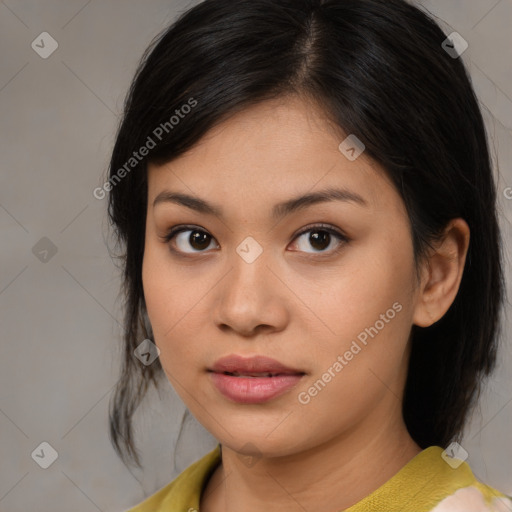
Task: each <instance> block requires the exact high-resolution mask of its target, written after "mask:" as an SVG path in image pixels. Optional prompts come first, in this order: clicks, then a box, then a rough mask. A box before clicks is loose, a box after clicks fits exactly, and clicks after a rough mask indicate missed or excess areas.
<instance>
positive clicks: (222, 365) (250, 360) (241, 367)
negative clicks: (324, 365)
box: [209, 354, 305, 375]
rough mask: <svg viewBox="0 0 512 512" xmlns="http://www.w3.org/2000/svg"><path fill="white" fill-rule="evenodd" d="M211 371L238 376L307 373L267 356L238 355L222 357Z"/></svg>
mask: <svg viewBox="0 0 512 512" xmlns="http://www.w3.org/2000/svg"><path fill="white" fill-rule="evenodd" d="M209 370H210V371H213V372H215V373H224V372H228V373H238V374H242V375H245V374H251V373H273V374H289V375H296V374H301V375H302V374H304V373H305V372H303V371H301V370H297V369H294V368H290V367H288V366H285V365H284V364H282V363H280V362H279V361H276V360H275V359H271V358H270V357H266V356H251V357H243V356H239V355H237V354H232V355H229V356H225V357H221V358H220V359H218V360H217V361H216V362H215V363H214V365H213V366H212V367H211V368H209Z"/></svg>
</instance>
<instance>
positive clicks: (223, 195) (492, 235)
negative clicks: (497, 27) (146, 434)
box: [106, 0, 512, 512]
mask: <svg viewBox="0 0 512 512" xmlns="http://www.w3.org/2000/svg"><path fill="white" fill-rule="evenodd" d="M460 41H461V39H460V37H459V38H458V39H456V38H452V39H450V38H447V36H446V35H445V34H444V33H443V32H442V31H441V29H440V28H439V27H438V26H437V24H436V23H435V22H434V21H432V20H431V19H430V18H429V17H427V16H426V15H425V14H424V13H422V12H421V11H420V10H418V9H417V8H415V7H413V6H411V5H409V4H408V3H406V2H404V1H402V0H391V1H389V0H386V1H383V0H327V1H323V0H206V1H205V2H202V3H200V4H199V5H197V6H196V7H194V8H192V9H190V10H189V11H188V12H186V13H185V14H183V15H182V16H181V17H180V18H179V19H178V20H177V21H176V22H175V23H174V24H173V25H172V26H171V27H170V28H169V29H168V30H166V31H165V33H163V34H162V35H161V36H160V37H159V38H158V39H157V40H156V41H155V42H154V44H152V45H151V46H150V48H148V50H147V51H146V53H145V55H144V57H143V60H142V62H141V65H140V67H139V70H138V72H137V74H136V77H135V79H134V81H133V84H132V86H131V89H130V92H129V95H128V97H127V100H126V105H125V114H124V117H123V120H122V123H121V125H120V128H119V131H118V134H117V140H116V143H115V147H114V150H113V155H112V160H111V165H110V178H109V181H108V183H107V185H108V186H107V187H106V188H108V190H109V191H110V204H109V213H110V218H111V221H112V223H113V225H114V227H115V229H116V232H117V235H118V237H119V240H120V242H121V243H122V244H123V247H124V248H125V251H126V252H125V261H124V265H125V267H124V269H125V272H124V277H125V283H126V333H125V357H124V362H123V369H122V374H121V378H120V381H119V384H118V387H117V390H116V395H115V399H114V401H113V403H112V409H111V436H112V440H113V442H114V446H115V447H116V449H117V450H118V453H119V454H120V455H121V456H122V457H123V458H125V460H128V459H130V458H131V459H132V460H133V461H135V462H136V463H138V462H139V459H138V455H137V452H136V450H135V446H134V441H133V436H132V429H131V418H132V415H133V412H134V411H135V409H136V407H137V405H138V404H139V403H140V401H141V400H142V398H143V396H144V394H145V392H146V389H147V386H148V384H149V383H150V382H153V383H154V384H155V385H158V383H159V382H161V377H162V376H166V377H167V379H168V380H169V381H170V382H171V384H172V385H173V387H174V388H175V390H176V391H177V392H178V394H179V395H180V396H181V398H182V399H183V401H184V402H185V404H186V405H187V407H188V409H189V410H190V411H191V413H192V414H193V415H194V416H195V417H196V418H197V419H198V420H199V421H200V422H201V423H202V424H203V425H204V426H205V428H206V429H207V430H209V431H210V432H211V433H212V434H213V436H215V438H216V439H218V441H219V445H218V446H217V448H216V449H215V450H213V451H212V452H210V453H209V454H207V455H205V456H204V457H203V458H202V459H201V460H200V461H198V462H196V463H195V464H193V465H192V466H191V467H189V468H188V469H187V470H185V471H184V472H183V473H182V474H181V475H180V476H179V477H178V478H177V479H176V480H175V481H173V482H171V483H170V484H169V485H167V486H166V487H164V488H163V489H161V490H160V491H159V492H157V493H156V494H154V495H153V496H151V497H149V498H148V499H147V500H145V501H144V502H143V503H141V504H139V505H138V506H136V507H135V508H133V509H132V511H133V512H149V511H150V510H151V511H164V510H165V511H167V510H169V511H171V510H172V511H178V510H180V511H181V510H182V511H187V510H188V511H193V510H199V509H200V510H201V511H202V512H217V511H220V510H222V511H231V510H237V511H238V510H243V511H244V512H245V511H260V510H264V511H266V512H272V511H274V510H280V511H282V510H287V511H288V510H290V511H292V510H311V511H331V510H332V511H334V510H336V511H339V510H348V511H350V512H362V511H369V510H371V511H386V512H389V511H391V510H392V511H395V510H403V511H405V510H414V511H436V512H440V511H443V510H450V511H451V510H459V509H460V510H464V511H465V512H468V511H471V510H475V511H476V510H478V511H480V510H486V511H487V510H508V509H512V503H511V501H510V500H509V499H507V498H506V497H505V496H504V495H503V494H501V493H500V492H499V491H497V490H495V489H493V488H491V487H489V486H486V485H485V484H483V483H481V482H479V481H478V480H477V478H476V477H475V476H474V475H473V473H472V472H471V469H470V468H469V466H468V464H467V463H466V462H464V460H465V458H467V453H466V452H465V450H464V448H463V447H461V446H460V444H459V443H457V442H456V440H460V437H461V433H462V429H463V427H464V425H465V422H466V419H467V417H468V414H469V412H470V411H471V407H472V405H473V404H474V402H475V399H476V397H477V396H478V391H479V389H480V383H481V381H482V379H483V378H484V377H485V376H486V375H488V374H489V373H490V371H491V370H492V368H493V365H494V361H495V359H496V350H497V336H498V325H499V313H500V307H501V304H502V298H503V297H502V296H503V277H502V264H501V246H500V235H499V231H498V225H497V219H496V209H495V208H496V205H495V202H496V197H495V188H494V187H495V186H494V182H493V176H492V170H491V166H490V161H489V153H488V148H487V144H486V138H485V130H484V125H483V121H482V117H481V114H480V111H479V108H478V104H477V101H476V99H475V95H474V92H473V90H472V88H471V85H470V82H469V80H468V77H467V74H466V71H465V68H464V66H463V63H462V62H461V59H460V54H459V53H460V52H459V50H460V51H462V50H461V48H462V47H461V45H460ZM143 340H144V341H143ZM153 341H154V344H155V345H153ZM158 355H159V357H157V356H158ZM457 507H458V508H457ZM507 507H508V508H507Z"/></svg>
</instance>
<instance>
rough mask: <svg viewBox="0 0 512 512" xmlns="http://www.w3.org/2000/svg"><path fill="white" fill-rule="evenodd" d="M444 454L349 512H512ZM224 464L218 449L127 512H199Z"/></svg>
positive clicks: (437, 451) (427, 454)
mask: <svg viewBox="0 0 512 512" xmlns="http://www.w3.org/2000/svg"><path fill="white" fill-rule="evenodd" d="M442 453H443V449H442V448H440V447H439V446H430V447H429V448H426V449H425V450H423V451H422V452H420V453H419V454H418V455H416V456H415V457H414V458H413V459H412V460H410V461H409V462H408V463H407V464H406V465H405V466H404V467H403V468H402V469H401V470H400V471H399V472H398V473H396V474H395V475H394V476H393V477H392V478H390V479H389V480H388V481H387V482H386V483H385V484H383V485H382V486H381V487H379V488H378V489H376V490H375V491H373V492H372V493H371V494H369V495H368V496H366V497H365V498H363V499H362V500H361V501H359V502H358V503H356V504H355V505H352V506H351V507H349V508H348V509H346V511H345V512H395V511H396V512H399V511H400V512H459V511H460V512H511V511H512V498H510V497H506V496H505V495H504V494H502V493H500V492H499V491H497V490H495V489H493V488H492V487H489V486H488V485H485V484H483V483H481V482H479V481H478V480H477V479H476V478H475V476H474V475H473V473H472V471H471V469H470V467H469V465H468V464H467V463H465V462H462V463H460V465H458V466H457V464H452V465H449V464H448V463H447V462H446V461H445V460H443V458H442V457H441V454H442ZM454 460H455V459H454ZM220 462H221V448H220V445H217V447H216V448H215V449H214V450H212V451H211V452H210V453H208V454H206V455H205V456H204V457H203V458H201V459H200V460H198V461H196V462H195V463H194V464H192V465H191V466H189V467H188V468H187V469H186V470H185V471H183V472H182V473H181V474H180V475H179V476H178V477H177V478H176V479H175V480H173V481H172V482H171V483H170V484H167V485H166V486H165V487H163V488H162V489H160V490H159V491H158V492H156V493H155V494H153V495H152V496H150V497H149V498H147V499H146V500H144V501H143V502H142V503H140V504H139V505H137V506H136V507H134V508H131V509H130V510H129V511H128V512H198V511H199V501H200V496H201V492H202V490H203V489H204V488H205V486H206V483H207V481H208V479H209V477H210V476H211V474H212V473H213V471H214V470H215V469H216V468H217V466H218V465H219V464H220ZM456 462H457V463H459V462H460V461H456ZM452 466H453V467H452ZM455 466H457V467H455Z"/></svg>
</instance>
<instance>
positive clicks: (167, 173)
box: [143, 97, 417, 456]
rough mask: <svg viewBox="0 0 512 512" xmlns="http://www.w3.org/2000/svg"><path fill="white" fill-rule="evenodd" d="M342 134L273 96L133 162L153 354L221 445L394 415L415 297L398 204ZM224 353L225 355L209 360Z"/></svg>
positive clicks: (268, 448)
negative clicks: (140, 191) (143, 164)
mask: <svg viewBox="0 0 512 512" xmlns="http://www.w3.org/2000/svg"><path fill="white" fill-rule="evenodd" d="M192 115H193V114H192ZM175 129H178V130H179V126H177V127H176V128H175ZM345 137H346V135H341V134H337V133H336V130H334V129H333V128H332V127H331V126H330V125H329V124H328V123H327V121H326V120H325V119H324V118H323V117H322V115H321V113H320V111H319V110H317V109H315V108H314V107H312V106H310V105H308V104H307V103H305V102H302V101H301V100H299V99H298V98H296V97H289V98H286V99H283V98H282V99H280V100H274V101H271V102H265V103H261V104H259V105H257V106H254V107H251V108H250V109H247V110H244V111H243V112H241V113H239V114H237V115H235V116H234V117H232V118H231V119H229V120H228V121H225V122H224V123H223V124H221V125H219V126H217V127H216V128H214V129H213V130H211V131H210V132H209V133H208V134H207V136H206V137H204V138H203V139H202V140H201V142H200V143H199V144H197V145H196V146H195V147H194V148H193V149H192V150H190V151H188V152H187V153H186V154H184V155H182V156H181V157H179V158H178V159H176V160H174V161H172V162H170V163H168V164H166V165H162V166H156V165H149V169H148V209H147V224H146V238H145V252H144V261H143V284H144V296H145V300H146V306H147V311H148V315H149V319H150V322H151V326H152V328H153V333H154V338H155V343H156V345H157V346H158V347H159V349H160V361H161V364H162V366H163V368H164V370H165V372H166V374H167V376H168V378H169V380H170V382H171V383H172V384H173V387H174V388H175V390H176V391H177V392H178V394H179V395H180V396H181V398H182V399H183V401H184V402H185V404H186V405H187V407H188V408H189V410H190V411H191V412H192V414H193V415H194V416H195V417H196V418H197V419H198V420H199V421H200V422H201V423H202V424H203V425H204V426H205V428H206V429H207V430H209V431H210V432H211V433H212V434H213V435H214V436H215V437H216V438H217V439H218V440H219V441H220V442H221V443H222V444H224V445H227V446H229V447H230V448H232V449H234V450H236V451H240V450H241V451H243V450H244V448H243V447H244V445H247V443H250V445H251V450H252V451H253V452H254V451H256V450H257V451H259V452H261V453H262V454H267V455H275V456H277V455H286V454H292V453H297V452H299V451H303V450H306V449H311V448H313V447H315V446H319V445H320V444H323V443H329V442H332V441H335V439H341V438H343V437H347V439H348V438H349V437H350V438H351V439H352V440H353V441H354V442H359V443H364V442H365V439H366V440H368V439H369V438H370V437H371V436H374V435H375V434H376V433H377V432H378V431H379V430H380V429H382V428H383V426H384V425H390V424H396V422H401V421H402V420H401V398H402V391H403V387H404V382H405V377H406V371H407V358H408V337H409V333H410V328H411V325H412V323H413V316H414V311H415V306H416V299H417V292H416V286H415V285H416V282H415V268H414V260H413V248H412V240H411V234H410V228H409V222H408V217H407V213H406V210H405V207H404V204H403V201H402V200H401V198H400V196H399V194H398V192H397V191H396V190H395V189H394V187H393V186H392V184H391V182H390V181H389V180H388V179H387V178H386V177H385V175H384V173H383V171H382V169H381V168H380V167H379V166H378V165H377V164H376V163H375V162H373V161H371V160H370V159H369V158H368V157H367V155H366V154H365V153H364V152H363V153H362V154H361V155H360V156H359V157H358V158H356V159H355V160H353V161H351V160H350V159H348V158H347V157H346V156H345V154H348V155H349V156H351V157H352V153H353V152H352V151H350V149H349V152H348V153H345V154H344V153H343V152H342V151H341V150H340V149H339V148H338V146H339V145H340V143H341V142H342V141H343V140H344V139H345ZM356 149H357V148H356ZM354 154H355V155H356V154H357V153H354ZM326 191H330V193H331V195H330V196H327V194H326ZM172 194H174V196H172ZM176 194H180V195H181V196H180V197H178V196H176ZM317 194H318V196H317ZM185 196H187V197H186V198H185ZM302 196H311V198H310V199H303V200H300V201H297V199H298V198H300V197H302ZM326 197H330V200H327V199H326ZM180 198H181V199H180ZM322 198H323V199H322ZM209 210H212V211H214V213H212V212H211V211H209ZM179 226H181V227H182V229H183V230H182V231H181V232H180V233H178V234H176V235H175V236H174V237H173V238H172V239H171V240H169V241H166V239H165V237H166V235H167V234H168V232H169V231H170V230H171V228H173V227H179ZM335 233H339V235H340V236H339V237H338V236H337V235H336V234H335ZM227 356H239V359H236V358H235V359H234V360H231V361H230V360H229V358H228V360H227V362H226V364H225V365H224V366H222V365H220V366H216V363H217V361H219V360H220V359H221V358H226V357H227ZM252 356H265V357H267V358H272V359H273V360H275V361H277V362H279V363H281V365H284V366H285V367H286V368H285V369H283V368H279V367H277V366H275V365H273V364H270V365H269V364H268V362H267V363H262V362H261V360H260V361H259V362H258V361H256V362H254V361H253V362H252V365H251V361H249V362H248V360H249V359H250V358H252ZM225 361H226V360H225ZM215 369H216V370H217V371H216V372H214V371H212V370H215ZM224 371H229V372H230V373H235V372H237V371H238V373H239V375H225V374H224V373H223V372H224ZM249 374H251V375H249ZM269 374H271V376H269ZM248 446H249V445H248Z"/></svg>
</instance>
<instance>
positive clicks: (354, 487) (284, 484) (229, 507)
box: [201, 418, 421, 512]
mask: <svg viewBox="0 0 512 512" xmlns="http://www.w3.org/2000/svg"><path fill="white" fill-rule="evenodd" d="M379 427H380V428H379V430H378V432H377V433H375V432H372V433H371V435H370V436H369V432H368V431H367V428H368V427H366V426H365V425H361V424H359V425H357V426H355V427H354V428H353V429H352V432H349V433H347V432H344V433H343V435H342V436H340V437H337V438H332V439H330V440H329V441H327V442H325V443H324V444H322V445H319V446H315V447H314V448H311V449H307V450H304V451H301V452H299V453H294V454H292V455H288V456H282V457H265V456H263V457H261V458H260V459H259V460H258V461H257V462H256V463H255V464H254V465H252V466H251V467H247V466H246V465H244V464H243V462H242V461H241V459H240V457H239V456H238V454H237V453H236V452H235V451H233V450H231V449H230V448H228V447H227V446H224V445H223V447H222V464H221V465H220V466H219V467H218V468H217V470H216V471H215V473H214V474H213V475H212V478H210V480H209V482H208V485H207V487H206V489H205V492H204V494H203V500H202V503H201V510H203V511H204V512H217V511H220V510H222V511H224V512H232V511H239V510H244V511H247V512H257V511H261V510H265V511H266V512H274V511H280V512H281V511H282V510H289V511H295V510H296V511H300V512H303V511H304V510H344V509H346V508H348V507H350V506H352V505H354V504H355V503H357V502H358V501H360V500H361V499H363V498H364V497H365V496H367V495H368V494H370V493H371V492H373V491H374V490H375V489H377V488H378V487H380V486H381V485H383V484H384V483H385V482H386V481H387V480H389V479H390V478H391V477H392V476H394V475H395V474H396V473H397V472H398V471H399V470H400V469H401V468H402V467H403V466H405V464H407V463H408V462H409V461H410V460H411V459H412V458H413V457H414V456H416V455H417V454H418V453H419V452H420V451H421V448H420V447H419V446H418V445H417V444H416V443H415V442H414V441H413V439H412V438H411V437H410V435H409V433H408V432H407V429H406V427H405V425H404V424H403V420H401V418H400V421H394V422H392V421H389V422H388V423H387V424H380V425H379ZM373 430H375V426H373ZM369 439H370V441H368V440H369Z"/></svg>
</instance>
